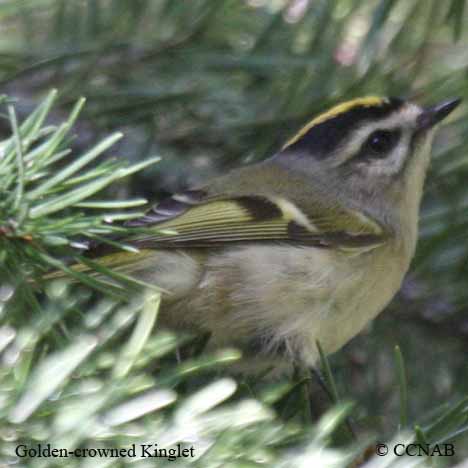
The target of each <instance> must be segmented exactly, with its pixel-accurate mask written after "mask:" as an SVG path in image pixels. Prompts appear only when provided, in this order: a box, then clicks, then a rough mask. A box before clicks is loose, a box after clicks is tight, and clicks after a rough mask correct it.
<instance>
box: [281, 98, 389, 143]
mask: <svg viewBox="0 0 468 468" xmlns="http://www.w3.org/2000/svg"><path fill="white" fill-rule="evenodd" d="M386 102H388V101H387V99H384V98H381V97H378V96H367V97H362V98H357V99H353V100H351V101H346V102H342V103H341V104H338V105H336V106H334V107H332V108H331V109H330V110H328V111H327V112H324V113H323V114H320V115H318V116H317V117H315V118H314V119H312V120H311V121H310V122H309V123H308V124H306V125H305V126H304V127H302V128H301V129H300V130H299V131H298V132H297V133H296V134H295V135H294V136H293V137H292V138H291V139H290V140H288V141H287V142H286V144H285V145H284V146H283V148H282V149H285V148H287V147H288V146H291V145H292V144H294V143H296V141H298V140H299V139H300V138H302V137H303V136H304V135H305V134H306V133H307V132H308V131H309V130H310V129H311V128H312V127H315V126H316V125H318V124H321V123H323V122H325V121H327V120H330V119H333V118H334V117H336V116H338V115H340V114H344V113H345V112H348V111H350V110H351V109H354V108H355V107H373V106H381V105H382V104H384V103H386Z"/></svg>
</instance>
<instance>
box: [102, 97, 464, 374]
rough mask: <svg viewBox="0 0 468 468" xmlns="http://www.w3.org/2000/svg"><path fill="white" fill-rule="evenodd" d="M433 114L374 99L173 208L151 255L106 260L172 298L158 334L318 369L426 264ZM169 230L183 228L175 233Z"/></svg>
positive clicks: (436, 113) (142, 222)
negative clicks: (418, 253) (422, 213)
mask: <svg viewBox="0 0 468 468" xmlns="http://www.w3.org/2000/svg"><path fill="white" fill-rule="evenodd" d="M459 102H460V101H459V100H458V99H456V100H450V101H447V102H443V103H442V104H440V105H436V106H433V107H430V108H426V109H424V108H421V107H420V106H418V105H416V104H414V103H411V102H408V101H404V100H400V99H395V98H391V99H382V98H377V97H366V98H360V99H355V100H352V101H349V102H345V103H343V104H340V105H338V106H336V107H333V108H332V109H331V110H329V111H328V112H325V113H323V114H321V115H319V116H318V117H316V118H315V119H313V120H312V121H311V122H309V123H308V124H307V125H306V126H305V127H304V128H303V129H302V130H300V131H299V133H298V134H297V135H296V136H294V137H293V138H292V139H291V140H290V141H288V142H287V143H286V144H285V146H284V147H283V148H282V149H281V151H279V152H278V153H277V154H275V155H274V156H273V157H271V158H270V159H267V160H265V161H263V162H260V163H256V164H252V165H248V166H244V167H242V168H240V169H237V170H233V171H231V172H229V173H227V174H226V175H223V176H220V177H218V178H217V179H215V180H213V181H211V182H210V183H208V184H207V185H206V186H204V187H202V188H200V189H196V190H191V191H187V192H184V193H179V194H176V195H174V196H172V197H171V198H170V199H168V200H165V201H163V202H161V203H159V204H158V205H156V206H155V207H154V208H152V209H151V210H150V211H149V212H147V214H146V216H144V217H143V218H141V219H137V220H134V221H131V222H130V223H129V224H130V225H132V226H145V227H151V228H153V227H154V232H152V231H151V233H150V234H141V233H140V234H135V235H134V236H132V237H131V238H129V239H125V242H126V243H128V244H131V245H134V246H136V247H138V248H139V249H140V251H139V253H129V252H116V253H112V254H108V255H105V256H103V257H101V258H100V261H101V262H103V263H104V264H106V265H107V266H109V267H111V268H113V269H116V270H117V271H122V272H125V273H127V274H130V275H134V276H136V277H137V278H139V279H142V280H144V281H146V282H149V283H152V284H155V285H158V286H160V287H161V288H163V289H164V290H166V291H168V293H167V294H163V298H162V306H161V311H160V315H159V324H160V325H166V326H168V327H176V328H185V329H189V330H200V331H207V332H210V333H211V338H210V343H211V344H213V345H216V346H224V345H235V346H237V347H239V348H241V349H243V350H245V355H246V356H247V357H248V355H249V353H250V355H251V358H252V360H251V362H255V361H256V360H259V359H263V358H264V359H266V360H268V361H269V362H270V363H276V362H278V363H279V362H285V361H286V362H289V363H299V364H301V365H312V366H313V365H314V364H315V362H316V360H317V356H318V351H317V346H316V342H317V340H318V341H319V342H320V344H321V345H322V347H323V349H324V351H325V352H326V353H331V352H333V351H336V350H337V349H339V348H340V347H342V346H343V345H344V344H345V343H346V342H347V341H348V340H350V339H351V338H352V337H353V336H354V335H356V334H357V333H358V332H359V331H360V330H361V329H362V328H363V327H364V326H365V325H366V323H368V322H369V320H371V319H372V318H374V317H375V316H376V315H377V314H378V313H379V312H380V311H381V310H382V309H383V308H384V307H385V306H386V304H387V303H388V302H389V301H390V299H391V298H392V297H393V296H394V294H395V293H396V292H397V290H398V289H399V287H400V284H401V282H402V279H403V276H404V275H405V273H406V271H407V269H408V266H409V264H410V261H411V259H412V257H413V254H414V251H415V246H416V240H417V231H418V211H419V205H420V200H421V195H422V191H423V184H424V178H425V174H426V170H427V167H428V164H429V158H430V149H431V141H432V136H433V133H434V127H435V125H436V124H437V123H439V122H440V121H441V120H442V119H443V118H444V117H446V116H447V115H448V114H449V113H450V112H451V111H452V110H453V109H455V107H456V106H457V105H458V104H459ZM160 230H172V231H175V232H176V233H175V234H173V235H169V234H167V233H164V234H163V233H161V232H160Z"/></svg>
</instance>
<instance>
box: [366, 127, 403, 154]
mask: <svg viewBox="0 0 468 468" xmlns="http://www.w3.org/2000/svg"><path fill="white" fill-rule="evenodd" d="M399 136H400V132H399V131H398V130H393V131H391V130H376V131H375V132H372V133H371V134H370V136H369V138H368V139H367V141H366V143H365V144H364V146H365V148H366V150H367V151H366V153H367V154H369V153H370V155H371V156H374V157H383V156H386V155H387V153H388V152H389V151H390V150H391V149H393V148H394V147H395V146H396V144H397V143H398V139H399Z"/></svg>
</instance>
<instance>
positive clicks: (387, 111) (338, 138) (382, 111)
mask: <svg viewBox="0 0 468 468" xmlns="http://www.w3.org/2000/svg"><path fill="white" fill-rule="evenodd" d="M403 103H404V101H402V100H401V99H398V98H390V99H386V100H382V101H381V102H380V103H379V104H374V105H356V106H354V107H352V108H350V109H347V110H346V111H344V112H341V113H337V114H336V115H332V116H331V117H330V118H327V119H326V120H324V121H322V122H320V121H319V123H317V124H316V125H313V126H312V127H311V128H310V129H308V131H307V132H306V133H304V135H302V136H301V137H300V138H298V139H297V140H295V141H293V143H291V144H290V145H289V146H287V147H286V149H287V150H288V151H289V150H293V151H306V152H308V153H311V154H313V155H314V157H316V158H318V159H323V158H325V157H327V155H329V154H331V153H332V152H333V151H334V150H335V149H336V148H337V147H338V146H339V145H340V144H341V143H343V141H346V140H347V138H348V137H349V134H350V133H351V132H352V131H353V130H354V129H356V128H357V127H359V126H360V125H362V124H363V122H368V121H376V120H381V119H384V118H386V117H388V116H389V115H391V114H392V113H393V112H395V111H396V110H397V109H399V108H400V107H401V106H402V105H403Z"/></svg>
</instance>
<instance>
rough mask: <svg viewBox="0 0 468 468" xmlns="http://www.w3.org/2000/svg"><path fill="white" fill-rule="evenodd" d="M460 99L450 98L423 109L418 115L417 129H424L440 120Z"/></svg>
mask: <svg viewBox="0 0 468 468" xmlns="http://www.w3.org/2000/svg"><path fill="white" fill-rule="evenodd" d="M460 102H461V99H460V98H457V99H450V100H449V101H444V102H442V103H440V104H437V105H436V106H432V107H428V108H426V109H424V111H423V112H422V114H421V115H420V116H419V117H418V120H417V126H418V130H426V129H428V128H431V127H433V126H434V125H436V124H438V123H439V122H441V121H442V120H443V119H445V117H447V115H449V114H450V113H451V112H452V111H453V110H454V109H455V108H456V107H457V106H458V104H460Z"/></svg>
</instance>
